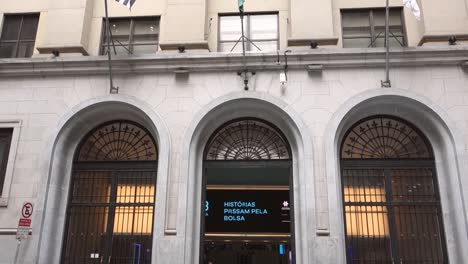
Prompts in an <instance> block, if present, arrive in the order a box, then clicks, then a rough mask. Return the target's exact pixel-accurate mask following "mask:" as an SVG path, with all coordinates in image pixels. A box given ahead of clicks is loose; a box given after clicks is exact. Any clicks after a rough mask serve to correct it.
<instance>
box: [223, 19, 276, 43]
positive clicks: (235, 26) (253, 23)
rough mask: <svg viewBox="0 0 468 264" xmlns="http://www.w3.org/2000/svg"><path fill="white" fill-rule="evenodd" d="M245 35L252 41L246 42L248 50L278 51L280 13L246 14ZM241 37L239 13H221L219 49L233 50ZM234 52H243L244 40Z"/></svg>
mask: <svg viewBox="0 0 468 264" xmlns="http://www.w3.org/2000/svg"><path fill="white" fill-rule="evenodd" d="M244 35H245V36H246V37H247V38H248V39H249V40H250V41H252V42H253V43H254V44H255V45H256V46H257V47H258V48H259V49H260V50H259V49H258V48H257V47H255V46H254V45H253V44H252V43H250V42H248V41H246V42H245V45H246V46H245V50H246V51H276V50H278V46H279V31H278V14H248V13H247V14H244ZM240 37H241V22H240V16H239V14H236V15H232V14H230V15H220V17H219V41H218V50H219V51H231V49H232V48H233V47H234V45H235V44H236V42H237V41H239V38H240ZM233 51H234V52H242V42H241V41H239V42H238V43H237V45H236V46H235V48H234V50H233Z"/></svg>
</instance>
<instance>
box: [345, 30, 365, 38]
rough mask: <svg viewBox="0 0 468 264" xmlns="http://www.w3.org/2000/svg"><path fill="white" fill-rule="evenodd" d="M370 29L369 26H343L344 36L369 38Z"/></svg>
mask: <svg viewBox="0 0 468 264" xmlns="http://www.w3.org/2000/svg"><path fill="white" fill-rule="evenodd" d="M370 36H371V30H370V27H346V28H343V37H344V38H353V37H355V38H356V37H360V38H370Z"/></svg>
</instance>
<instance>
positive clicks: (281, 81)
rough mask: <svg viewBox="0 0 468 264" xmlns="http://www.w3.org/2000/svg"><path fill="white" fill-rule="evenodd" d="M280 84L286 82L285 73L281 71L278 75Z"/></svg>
mask: <svg viewBox="0 0 468 264" xmlns="http://www.w3.org/2000/svg"><path fill="white" fill-rule="evenodd" d="M279 79H280V83H281V85H284V84H285V83H286V82H287V78H286V73H284V72H281V73H280V75H279Z"/></svg>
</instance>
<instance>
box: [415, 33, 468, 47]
mask: <svg viewBox="0 0 468 264" xmlns="http://www.w3.org/2000/svg"><path fill="white" fill-rule="evenodd" d="M450 37H455V38H456V39H457V41H467V40H468V34H424V35H423V36H422V38H421V40H420V41H419V43H418V46H423V45H424V44H426V43H431V42H445V43H448V42H449V38H450Z"/></svg>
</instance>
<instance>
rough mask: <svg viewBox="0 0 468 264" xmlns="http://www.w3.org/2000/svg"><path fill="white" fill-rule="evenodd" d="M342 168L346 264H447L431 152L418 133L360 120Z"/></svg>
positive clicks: (392, 122)
mask: <svg viewBox="0 0 468 264" xmlns="http://www.w3.org/2000/svg"><path fill="white" fill-rule="evenodd" d="M358 141H359V142H358ZM341 166H342V171H341V177H342V194H343V207H344V208H343V211H344V216H345V232H346V255H347V262H348V263H448V259H447V254H446V246H445V238H444V230H443V224H442V212H441V206H440V197H439V193H438V185H437V177H436V175H435V168H434V158H433V155H432V149H431V146H430V145H429V143H428V141H427V139H426V138H425V137H424V135H423V134H422V133H421V132H420V131H419V130H418V129H417V128H415V127H414V126H412V125H411V124H409V123H407V122H406V121H404V120H401V119H399V118H395V117H391V116H374V117H371V118H367V119H364V120H361V121H359V122H357V123H356V124H355V125H354V126H353V127H352V128H351V129H350V130H348V132H347V134H346V136H345V139H344V141H343V145H342V151H341Z"/></svg>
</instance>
